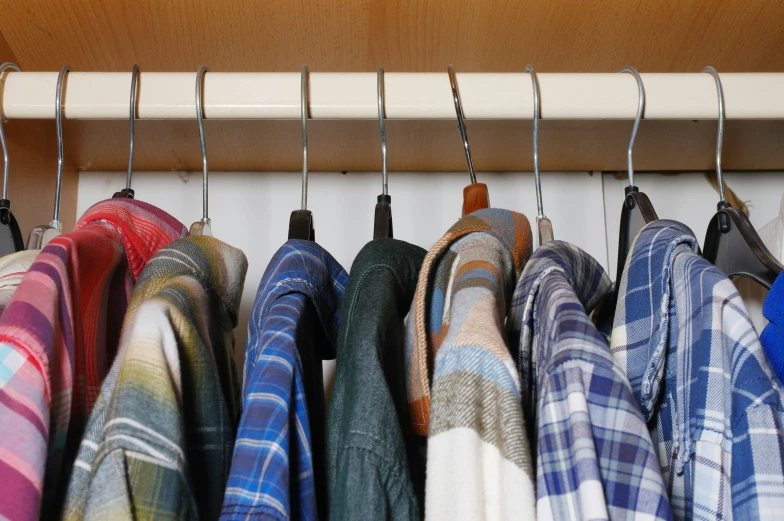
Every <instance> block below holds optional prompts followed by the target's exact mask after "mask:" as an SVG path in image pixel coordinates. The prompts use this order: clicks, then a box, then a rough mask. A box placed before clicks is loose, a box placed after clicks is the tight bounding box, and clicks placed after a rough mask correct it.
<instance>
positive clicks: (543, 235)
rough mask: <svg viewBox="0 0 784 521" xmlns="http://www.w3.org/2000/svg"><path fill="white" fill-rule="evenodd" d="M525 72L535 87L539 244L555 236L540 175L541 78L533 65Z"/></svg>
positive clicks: (534, 154)
mask: <svg viewBox="0 0 784 521" xmlns="http://www.w3.org/2000/svg"><path fill="white" fill-rule="evenodd" d="M525 72H527V73H528V74H529V75H530V76H531V83H532V85H533V89H534V117H533V120H534V148H533V150H534V152H533V158H534V185H535V187H536V226H537V228H538V231H539V246H541V245H542V244H544V243H546V242H550V241H552V240H553V239H554V237H553V223H552V222H550V219H548V218H547V217H546V216H545V215H544V204H543V203H542V180H541V177H540V176H539V80H538V79H537V78H536V71H534V68H533V66H532V65H526V67H525Z"/></svg>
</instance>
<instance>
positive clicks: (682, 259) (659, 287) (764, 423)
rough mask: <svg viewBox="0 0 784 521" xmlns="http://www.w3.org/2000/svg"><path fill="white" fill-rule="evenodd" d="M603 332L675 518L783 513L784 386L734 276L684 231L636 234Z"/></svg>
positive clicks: (672, 225)
mask: <svg viewBox="0 0 784 521" xmlns="http://www.w3.org/2000/svg"><path fill="white" fill-rule="evenodd" d="M629 255H630V257H629V260H628V261H627V267H626V269H625V270H624V274H623V277H622V280H621V285H620V292H619V299H618V307H617V310H616V315H615V324H614V327H613V332H612V350H613V354H614V355H615V359H616V360H617V361H618V362H619V363H620V365H621V366H622V367H623V368H624V369H625V370H626V374H627V376H628V378H629V381H630V383H631V385H632V389H633V390H634V395H635V398H636V399H637V402H638V403H639V405H640V408H641V409H642V412H643V415H644V417H645V419H646V420H647V421H648V425H649V426H650V428H651V437H652V439H653V442H654V445H655V447H656V449H657V452H658V457H659V461H660V463H661V466H662V473H663V474H664V478H665V482H666V483H667V488H668V491H669V494H670V502H671V504H672V509H673V514H674V516H675V518H676V519H679V520H681V519H733V518H734V519H739V520H752V519H754V520H757V519H771V520H772V519H784V393H783V392H782V388H781V384H780V383H779V382H778V381H777V380H776V378H775V377H774V375H773V372H772V370H771V367H770V364H769V362H768V360H767V359H766V357H765V352H764V351H763V350H762V347H761V346H760V342H759V339H758V337H757V334H756V333H755V331H754V327H753V325H752V322H751V319H750V318H749V315H748V314H747V312H746V308H745V306H744V305H743V301H742V300H741V297H740V296H739V295H738V292H737V290H736V289H735V286H734V285H733V284H732V283H731V282H730V281H729V279H728V278H727V277H726V276H725V275H724V274H723V273H721V272H720V271H719V270H718V269H717V268H716V267H714V266H713V265H712V264H710V263H709V262H708V261H706V260H704V259H703V258H702V257H700V255H699V253H698V245H697V239H696V238H695V237H694V234H693V233H692V231H691V230H690V229H689V228H688V227H686V226H684V225H683V224H680V223H677V222H674V221H667V220H661V221H655V222H653V223H651V224H649V225H647V226H646V227H645V228H643V230H642V231H641V232H640V234H639V235H638V236H637V238H636V239H635V242H634V244H633V245H632V250H631V252H630V254H629Z"/></svg>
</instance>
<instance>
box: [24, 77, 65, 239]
mask: <svg viewBox="0 0 784 521" xmlns="http://www.w3.org/2000/svg"><path fill="white" fill-rule="evenodd" d="M69 72H71V68H70V67H69V66H68V65H63V67H62V68H61V69H60V74H59V75H58V76H57V90H56V92H55V102H54V103H55V104H54V119H55V123H56V124H57V186H56V188H55V192H54V217H53V218H52V220H51V222H50V223H49V224H48V225H46V224H43V225H41V226H36V227H35V228H34V229H33V231H31V232H30V236H29V237H28V238H27V249H28V250H41V249H43V248H44V246H46V245H47V244H49V241H51V240H52V239H53V238H55V237H57V236H58V235H60V233H61V231H62V223H60V188H61V187H62V184H63V114H62V112H63V105H62V95H63V84H64V83H65V76H66V73H69Z"/></svg>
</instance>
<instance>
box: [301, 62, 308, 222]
mask: <svg viewBox="0 0 784 521" xmlns="http://www.w3.org/2000/svg"><path fill="white" fill-rule="evenodd" d="M300 94H301V99H300V105H301V112H302V205H301V206H302V208H301V209H302V210H307V209H308V66H307V65H305V64H303V65H302V69H301V71H300Z"/></svg>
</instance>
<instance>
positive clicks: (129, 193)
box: [112, 65, 139, 199]
mask: <svg viewBox="0 0 784 521" xmlns="http://www.w3.org/2000/svg"><path fill="white" fill-rule="evenodd" d="M138 77H139V66H138V65H134V66H133V72H131V115H130V118H129V119H130V122H131V127H130V134H131V145H130V150H129V151H128V175H127V176H126V177H125V188H123V189H122V190H120V191H119V192H115V193H114V195H113V196H112V198H119V199H133V195H134V192H133V190H132V189H131V177H132V176H133V133H134V132H133V131H134V121H135V120H136V87H137V84H138V82H139V80H138Z"/></svg>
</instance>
